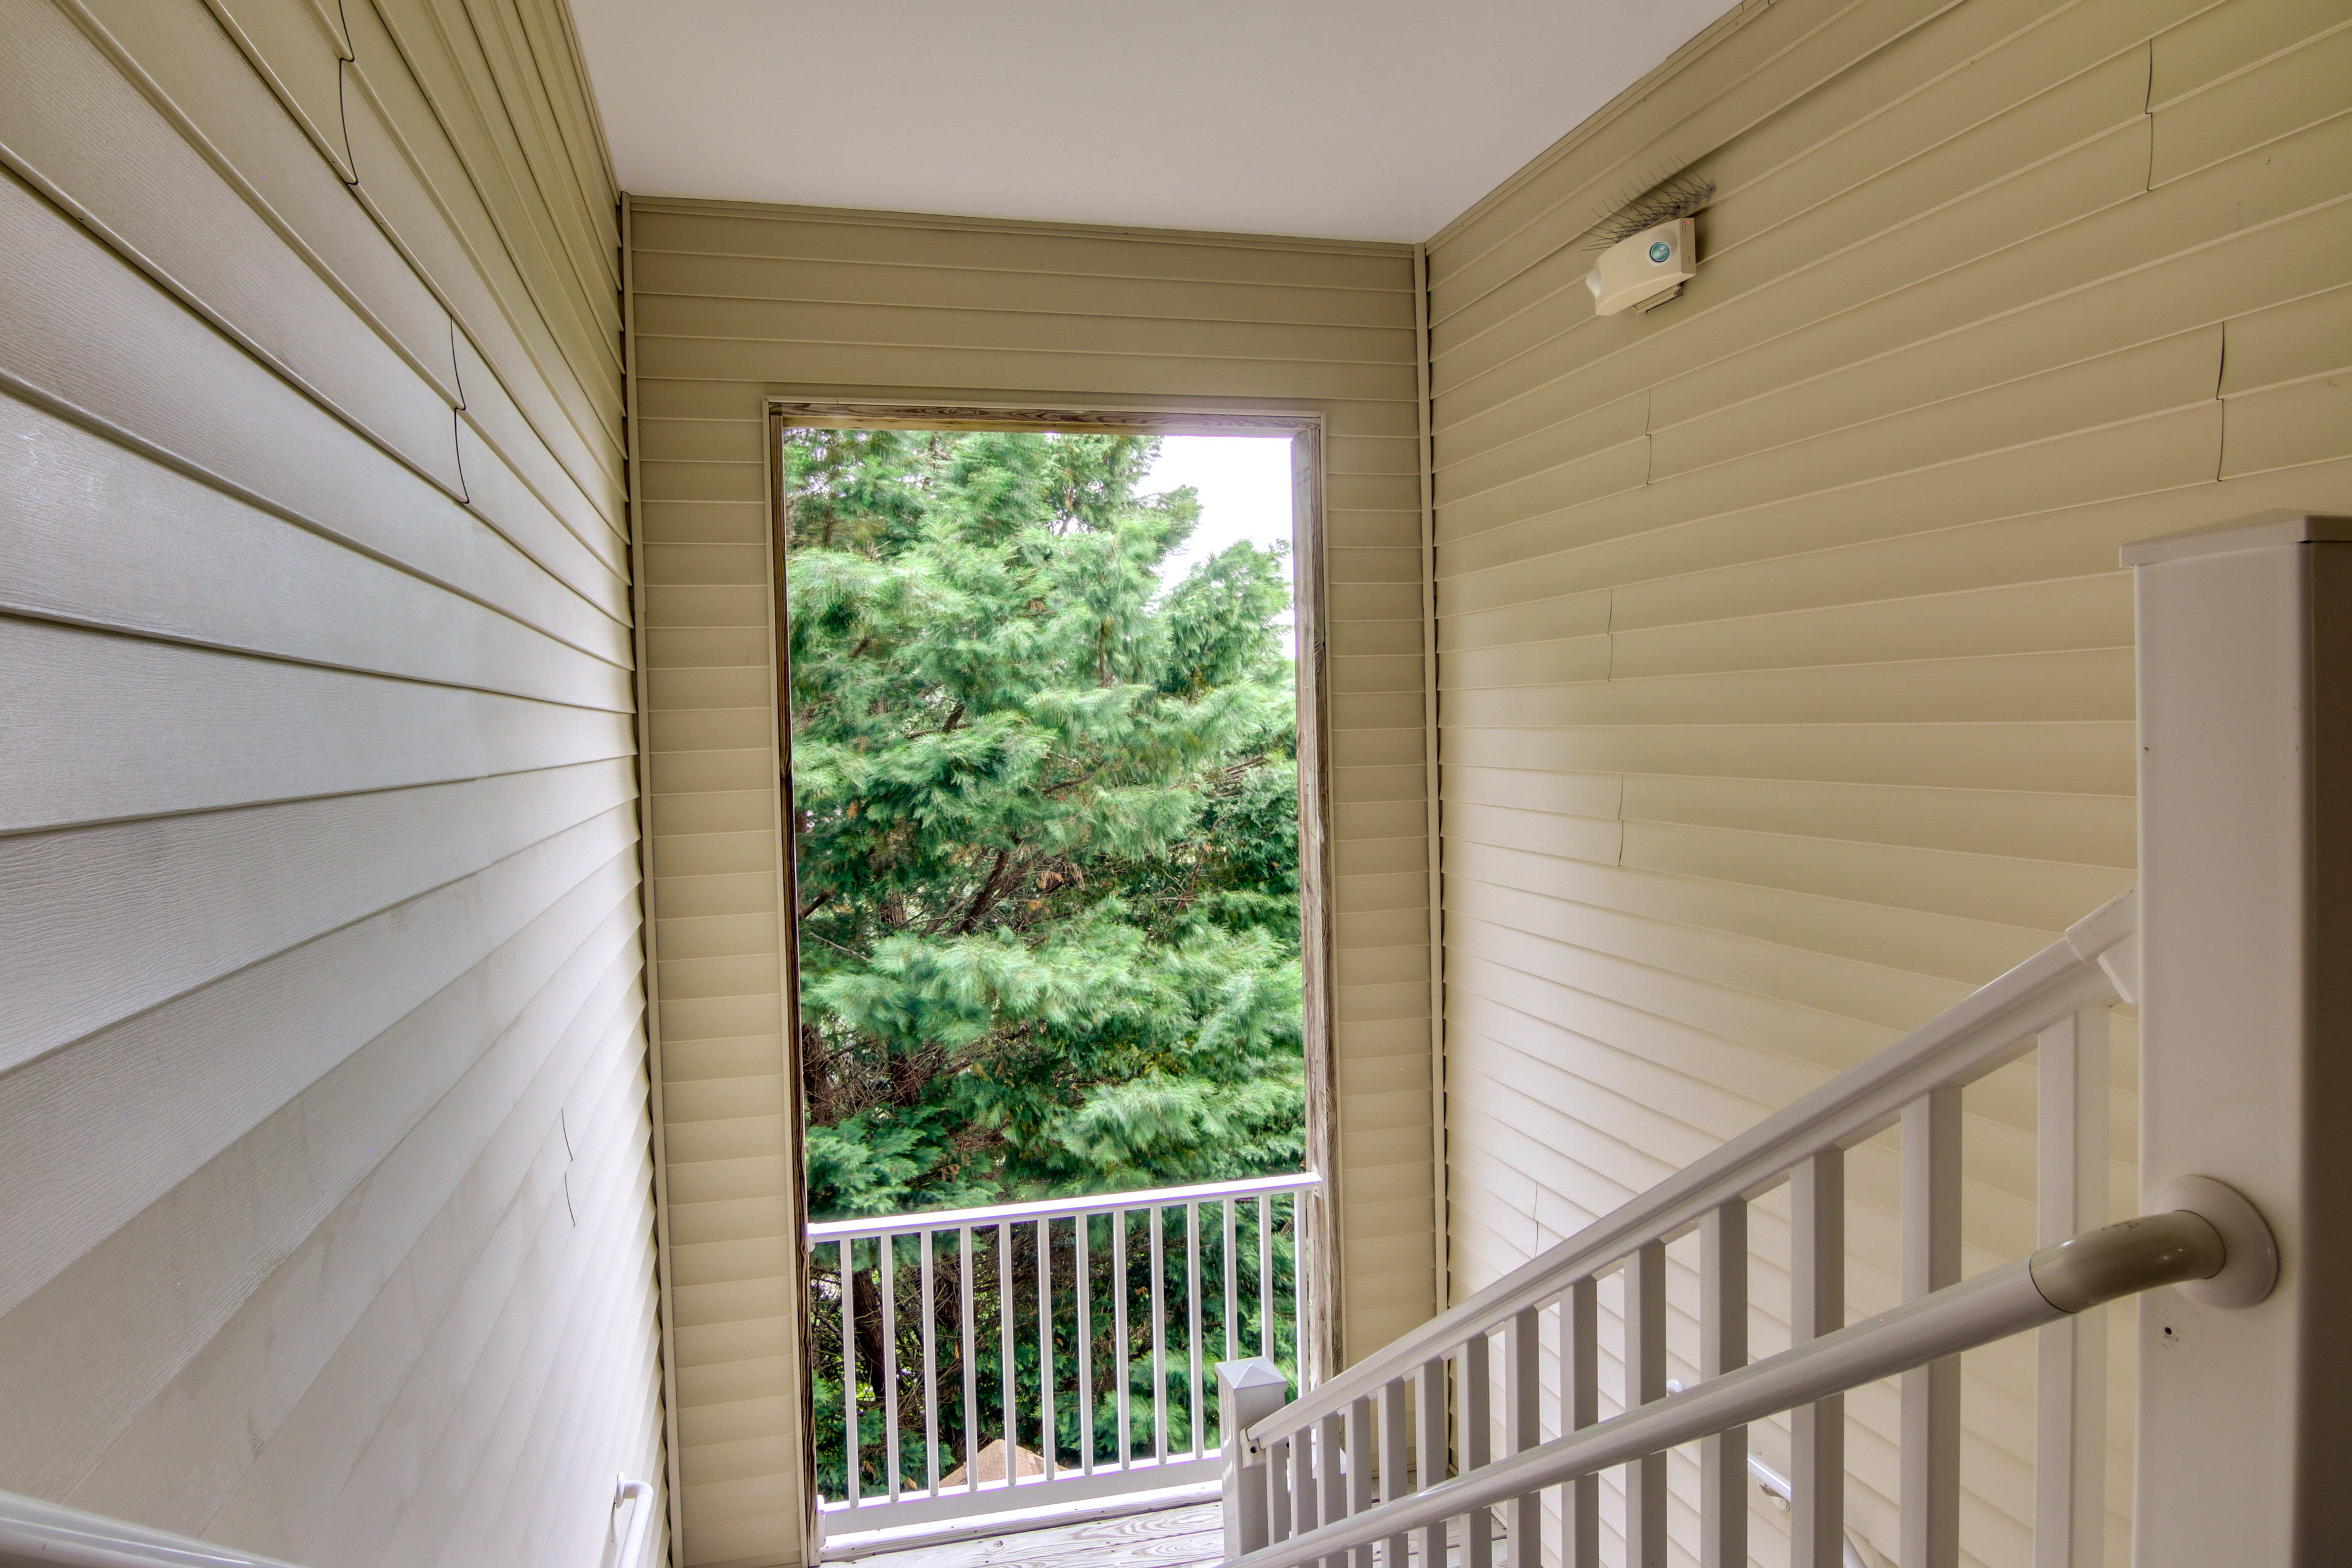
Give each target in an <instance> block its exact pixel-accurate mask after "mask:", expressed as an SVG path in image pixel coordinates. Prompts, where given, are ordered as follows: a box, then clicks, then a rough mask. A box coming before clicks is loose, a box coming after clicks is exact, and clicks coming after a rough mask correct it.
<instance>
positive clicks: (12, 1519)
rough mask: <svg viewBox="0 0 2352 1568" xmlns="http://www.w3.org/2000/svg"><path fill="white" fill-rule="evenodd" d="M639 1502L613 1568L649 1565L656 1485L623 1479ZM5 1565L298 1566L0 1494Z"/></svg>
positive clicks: (618, 1491) (620, 1491)
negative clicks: (649, 1543) (645, 1563)
mask: <svg viewBox="0 0 2352 1568" xmlns="http://www.w3.org/2000/svg"><path fill="white" fill-rule="evenodd" d="M629 1503H635V1505H636V1508H635V1511H634V1513H633V1514H632V1516H631V1518H630V1521H629V1527H628V1530H627V1531H626V1532H625V1534H623V1535H621V1536H620V1537H619V1541H620V1551H619V1552H617V1553H616V1554H614V1556H613V1558H612V1559H611V1563H612V1568H644V1559H645V1553H646V1542H647V1540H648V1539H650V1538H651V1536H652V1533H653V1521H654V1489H653V1488H652V1487H651V1486H650V1485H648V1484H647V1483H646V1482H644V1481H633V1480H630V1479H628V1478H627V1477H625V1476H623V1477H617V1478H615V1480H614V1488H613V1510H614V1512H615V1513H618V1512H619V1511H620V1510H621V1509H622V1508H623V1506H625V1505H626V1504H629ZM0 1568H295V1565H294V1564H292V1563H286V1562H283V1561H281V1560H280V1559H278V1558H276V1557H264V1556H262V1555H261V1554H260V1553H259V1552H247V1551H245V1550H243V1549H242V1548H239V1547H235V1546H224V1545H222V1544H221V1543H220V1542H217V1541H203V1540H199V1539H198V1538H196V1537H195V1536H193V1535H182V1534H179V1533H178V1532H176V1531H169V1530H158V1529H156V1528H155V1527H154V1526H152V1525H147V1524H133V1523H131V1521H129V1520H125V1519H111V1518H109V1517H108V1516H107V1515H105V1514H102V1513H87V1512H84V1511H83V1510H80V1509H78V1508H67V1507H65V1506H64V1505H63V1504H61V1503H54V1502H44V1501H42V1500H40V1499H38V1498H29V1497H20V1496H18V1495H17V1494H16V1493H15V1492H0Z"/></svg>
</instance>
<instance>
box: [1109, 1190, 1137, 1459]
mask: <svg viewBox="0 0 2352 1568" xmlns="http://www.w3.org/2000/svg"><path fill="white" fill-rule="evenodd" d="M1110 1251H1111V1257H1112V1258H1115V1259H1117V1264H1116V1266H1115V1269H1114V1273H1113V1278H1112V1283H1111V1294H1110V1311H1111V1335H1112V1337H1113V1338H1115V1339H1116V1340H1118V1468H1120V1469H1122V1470H1125V1469H1132V1468H1134V1466H1135V1428H1134V1418H1135V1412H1134V1394H1133V1392H1132V1390H1130V1389H1129V1386H1128V1384H1129V1381H1130V1380H1131V1379H1132V1377H1133V1376H1134V1369H1135V1363H1134V1358H1133V1357H1131V1356H1130V1355H1129V1354H1128V1341H1127V1284H1128V1280H1127V1211H1126V1210H1125V1209H1114V1210H1112V1211H1111V1216H1110Z"/></svg>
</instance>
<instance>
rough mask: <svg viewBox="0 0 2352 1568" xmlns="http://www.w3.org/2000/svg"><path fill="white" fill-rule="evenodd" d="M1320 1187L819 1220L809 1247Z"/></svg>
mask: <svg viewBox="0 0 2352 1568" xmlns="http://www.w3.org/2000/svg"><path fill="white" fill-rule="evenodd" d="M1322 1184H1323V1178H1322V1177H1320V1176H1318V1175H1317V1174H1316V1173H1314V1172H1312V1171H1300V1172H1297V1173H1293V1174H1291V1175H1287V1176H1244V1177H1243V1178H1241V1179H1240V1180H1239V1181H1233V1182H1199V1183H1195V1184H1192V1186H1188V1187H1146V1188H1143V1189H1142V1190H1140V1191H1138V1192H1131V1193H1088V1194H1084V1195H1082V1196H1079V1197H1071V1198H1034V1199H1031V1200H1030V1201H1028V1202H1025V1203H1017V1204H994V1205H990V1206H988V1207H985V1208H969V1209H919V1210H917V1211H916V1212H914V1213H912V1214H893V1215H875V1216H873V1217H871V1218H866V1219H828V1220H821V1221H819V1222H818V1223H816V1224H814V1225H812V1226H809V1227H808V1238H809V1240H810V1241H811V1242H812V1243H815V1242H822V1241H840V1240H843V1239H845V1238H846V1239H848V1240H851V1241H865V1240H867V1239H869V1238H870V1237H877V1236H912V1235H914V1234H916V1233H917V1232H918V1231H925V1230H961V1229H962V1228H963V1227H964V1226H987V1225H997V1224H1002V1223H1006V1222H1010V1223H1013V1224H1018V1223H1020V1222H1021V1221H1023V1220H1036V1219H1069V1218H1071V1217H1072V1216H1074V1215H1094V1214H1109V1213H1111V1212H1113V1211H1114V1210H1118V1209H1146V1208H1153V1207H1158V1208H1180V1207H1181V1206H1183V1205H1186V1204H1200V1203H1214V1202H1217V1201H1218V1200H1219V1199H1222V1198H1254V1197H1258V1196H1261V1195H1264V1194H1276V1193H1299V1192H1306V1191H1307V1190H1308V1189H1309V1188H1312V1187H1318V1186H1321V1185H1322Z"/></svg>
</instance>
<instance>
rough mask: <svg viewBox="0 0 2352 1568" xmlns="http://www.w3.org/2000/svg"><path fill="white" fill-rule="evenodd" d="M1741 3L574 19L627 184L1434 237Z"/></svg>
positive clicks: (1224, 3)
mask: <svg viewBox="0 0 2352 1568" xmlns="http://www.w3.org/2000/svg"><path fill="white" fill-rule="evenodd" d="M1731 3H1733V0H1156V3H1152V4H1145V3H1143V0H572V11H573V14H574V16H575V18H576V20H577V22H578V25H579V29H580V37H581V42H582V44H583V47H584V48H585V49H586V51H587V56H588V67H589V73H590V75H591V77H592V78H593V80H594V83H595V89H596V98H597V103H598V107H599V109H600V110H602V112H603V114H604V127H605V132H606V134H607V136H608V137H609V138H610V140H611V142H612V149H613V161H614V164H615V166H616V173H617V174H618V175H619V177H620V181H621V184H622V186H623V188H624V189H626V190H628V191H631V192H633V193H635V194H636V195H665V196H709V197H720V198H724V199H728V200H734V201H761V202H799V203H807V204H810V205H818V206H844V207H879V208H888V209H896V210H899V211H906V212H935V213H959V214H965V215H969V216H982V217H1019V218H1043V219H1050V220H1058V221H1062V222H1083V223H1108V224H1138V225H1152V226H1162V227H1172V228H1205V229H1231V230H1243V231H1250V232H1256V233H1265V234H1291V235H1318V236H1327V237H1344V238H1353V239H1392V240H1417V239H1425V238H1427V237H1429V236H1430V235H1431V234H1433V233H1434V232H1435V231H1436V230H1437V229H1439V228H1440V227H1442V226H1444V224H1445V223H1446V222H1448V221H1449V220H1450V219H1452V218H1453V217H1454V216H1456V215H1457V214H1459V213H1460V212H1461V211H1462V210H1463V209H1464V208H1465V207H1467V206H1469V205H1471V204H1472V203H1473V202H1475V201H1476V200H1477V199H1478V198H1479V197H1480V196H1482V195H1486V192H1488V191H1489V190H1492V189H1493V188H1494V187H1495V186H1496V184H1499V183H1500V182H1501V181H1502V180H1504V179H1505V178H1507V177H1508V176H1509V175H1510V174H1511V173H1512V172H1513V171H1514V170H1516V169H1517V168H1518V167H1519V166H1520V165H1521V164H1523V163H1526V162H1527V161H1528V159H1530V158H1532V157H1534V156H1535V155H1536V154H1537V153H1540V152H1542V151H1543V150H1544V148H1545V147H1547V146H1549V144H1550V143H1551V142H1554V141H1556V140H1557V139H1558V138H1559V137H1560V136H1561V135H1563V134H1565V133H1566V132H1569V131H1570V130H1571V129H1573V128H1574V127H1575V126H1576V125H1577V123H1578V122H1579V121H1581V120H1583V119H1584V118H1585V117H1586V116H1587V115H1589V114H1591V112H1592V111H1593V110H1596V109H1598V108H1600V107H1601V105H1602V104H1604V103H1606V102H1607V101H1608V100H1610V99H1611V98H1612V97H1614V96H1615V95H1616V94H1617V93H1618V92H1619V91H1620V90H1622V89H1623V88H1625V87H1626V86H1628V85H1629V84H1630V83H1632V82H1633V81H1634V80H1636V79H1639V78H1640V77H1641V75H1642V74H1643V72H1644V71H1646V70H1648V69H1649V68H1651V67H1652V66H1654V65H1655V64H1657V63H1658V62H1659V61H1660V60H1662V59H1664V58H1665V57H1666V56H1667V55H1668V54H1670V53H1672V52H1673V50H1674V49H1675V47H1677V46H1679V45H1680V44H1681V43H1683V42H1684V40H1685V39H1687V38H1688V37H1691V36H1692V35H1693V34H1695V33H1696V32H1697V31H1698V30H1699V29H1700V28H1701V27H1703V26H1706V24H1707V23H1708V22H1710V21H1712V20H1714V19H1715V17H1716V16H1718V15H1720V14H1721V13H1722V12H1723V11H1724V10H1725V9H1726V7H1727V5H1729V4H1731Z"/></svg>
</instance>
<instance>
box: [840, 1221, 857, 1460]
mask: <svg viewBox="0 0 2352 1568" xmlns="http://www.w3.org/2000/svg"><path fill="white" fill-rule="evenodd" d="M856 1264H857V1254H856V1251H854V1250H853V1244H852V1243H851V1242H850V1241H849V1239H848V1238H847V1237H844V1238H843V1239H842V1242H841V1263H840V1268H841V1405H842V1417H843V1425H844V1426H845V1428H846V1432H847V1436H848V1442H847V1444H846V1447H847V1449H848V1456H847V1458H848V1465H849V1485H848V1486H847V1488H846V1489H845V1490H846V1491H847V1493H848V1500H849V1501H850V1502H852V1503H855V1502H856V1500H857V1489H858V1486H857V1483H858V1474H857V1472H858V1468H859V1467H860V1465H861V1463H862V1460H861V1458H860V1457H859V1455H858V1452H857V1324H856V1316H857V1268H856Z"/></svg>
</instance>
